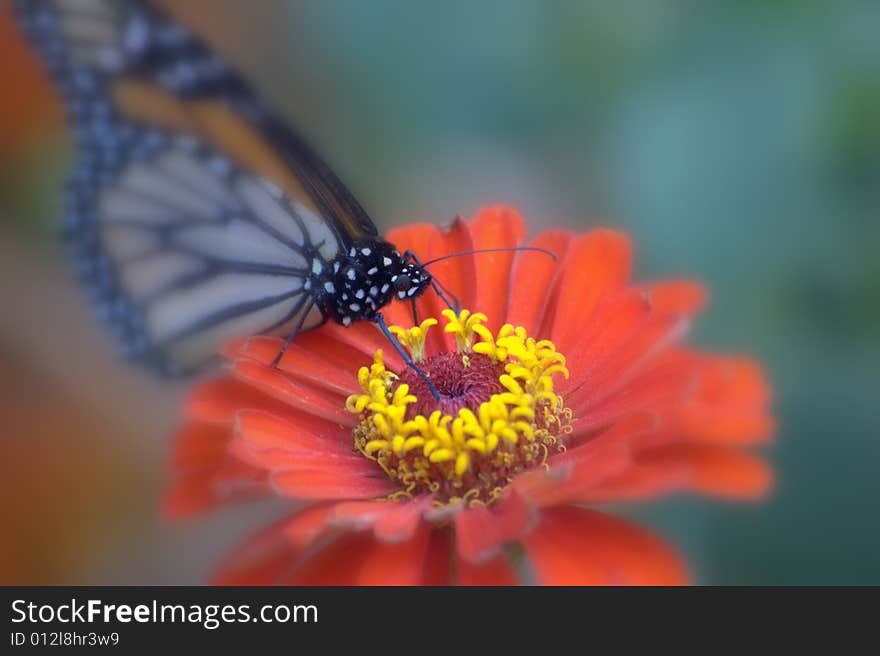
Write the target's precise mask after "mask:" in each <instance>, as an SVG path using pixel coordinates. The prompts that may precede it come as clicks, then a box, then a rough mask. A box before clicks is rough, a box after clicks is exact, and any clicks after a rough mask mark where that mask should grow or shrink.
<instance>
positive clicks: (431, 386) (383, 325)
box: [374, 312, 440, 401]
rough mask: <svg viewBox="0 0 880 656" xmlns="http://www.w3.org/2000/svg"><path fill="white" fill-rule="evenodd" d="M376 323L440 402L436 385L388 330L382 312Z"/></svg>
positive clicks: (408, 365) (407, 364)
mask: <svg viewBox="0 0 880 656" xmlns="http://www.w3.org/2000/svg"><path fill="white" fill-rule="evenodd" d="M374 321H375V322H376V325H377V326H378V327H379V330H381V331H382V334H383V335H385V337H386V338H387V339H388V341H389V342H391V345H392V346H393V347H394V350H395V351H397V352H398V354H400V357H401V358H403V361H404V362H405V363H406V366H407V367H410V368H411V369H412V370H413V371H415V372H416V373H417V374H418V375H419V377H420V378H421V379H422V380H423V381H425V385H427V386H428V389H429V390H431V395H432V396H433V397H434V399H436V400H437V401H439V400H440V393H439V392H438V391H437V388H436V387H434V383H432V382H431V381H430V380H429V379H428V377H427V376H426V375H425V372H424V371H422V370H421V369H419V368H418V366H417V365H416V363H415V362H413V359H412V358H411V357H410V356H409V353H407V352H406V349H404V348H403V347H402V346H401V345H400V342H398V341H397V338H396V337H395V336H394V335H393V334H392V333H391V331H390V330H388V324H386V323H385V317H383V316H382V313H381V312H380V313H379V314H377V315H376V318H375V319H374Z"/></svg>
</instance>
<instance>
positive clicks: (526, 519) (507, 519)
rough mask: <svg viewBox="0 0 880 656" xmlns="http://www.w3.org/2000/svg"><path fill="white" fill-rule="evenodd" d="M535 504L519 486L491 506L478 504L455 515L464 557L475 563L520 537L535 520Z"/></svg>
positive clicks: (457, 542) (457, 539)
mask: <svg viewBox="0 0 880 656" xmlns="http://www.w3.org/2000/svg"><path fill="white" fill-rule="evenodd" d="M534 516H535V512H534V508H533V507H532V505H531V504H530V503H528V502H527V501H526V500H525V498H524V497H523V496H522V495H520V494H519V493H518V492H517V491H516V490H510V492H509V493H508V495H507V497H506V498H505V499H504V500H502V501H501V502H500V503H498V504H496V505H494V506H492V507H491V508H487V507H486V506H482V505H476V506H473V507H471V508H467V509H465V510H463V511H461V512H459V513H458V514H457V515H456V516H455V537H456V547H457V550H458V553H459V555H461V557H462V558H464V559H466V560H469V561H471V562H473V563H481V562H485V561H486V560H487V559H489V558H491V557H493V556H494V555H495V554H496V553H497V551H498V549H499V548H500V547H501V546H502V545H503V544H504V543H505V542H511V541H513V540H516V539H518V538H519V537H520V536H521V535H522V534H523V533H525V532H526V531H527V530H528V529H529V527H530V526H531V524H532V521H533V519H534Z"/></svg>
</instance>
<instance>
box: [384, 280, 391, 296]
mask: <svg viewBox="0 0 880 656" xmlns="http://www.w3.org/2000/svg"><path fill="white" fill-rule="evenodd" d="M389 286H390V285H389V284H388V283H387V282H386V283H385V284H384V285H382V293H383V294H384V293H385V292H387V291H388V287H389Z"/></svg>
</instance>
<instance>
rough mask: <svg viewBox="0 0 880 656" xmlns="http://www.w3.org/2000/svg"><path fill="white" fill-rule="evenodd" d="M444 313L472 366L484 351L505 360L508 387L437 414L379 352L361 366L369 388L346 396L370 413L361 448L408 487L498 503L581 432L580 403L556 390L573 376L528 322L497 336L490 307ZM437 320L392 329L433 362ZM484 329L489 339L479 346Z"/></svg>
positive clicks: (361, 379) (420, 357)
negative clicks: (520, 477)
mask: <svg viewBox="0 0 880 656" xmlns="http://www.w3.org/2000/svg"><path fill="white" fill-rule="evenodd" d="M442 314H443V316H444V317H445V319H446V325H445V326H444V331H445V332H447V333H452V334H453V335H454V336H455V340H456V344H457V350H458V352H459V353H461V354H462V362H463V363H465V364H463V365H462V366H468V367H469V366H471V364H472V361H473V358H475V357H476V358H479V357H482V358H484V360H482V361H481V362H493V363H495V364H493V365H492V366H493V367H501V366H502V365H503V372H504V373H502V374H501V375H500V376H499V378H498V383H499V384H500V386H501V387H502V388H503V391H501V392H499V393H496V394H492V395H491V396H489V398H488V399H486V400H485V401H483V402H481V403H480V404H479V405H478V406H477V407H475V408H468V407H462V408H460V409H459V410H458V412H457V413H455V414H454V415H452V414H445V413H444V412H442V411H441V410H439V409H437V410H434V411H432V412H430V414H429V415H428V416H425V415H424V414H418V413H414V412H413V411H412V406H413V404H416V403H418V401H419V399H418V398H417V397H416V396H415V395H414V394H412V393H411V391H410V388H409V386H408V385H407V384H406V383H403V382H400V383H398V382H397V376H396V375H395V374H394V373H393V372H391V371H389V370H388V369H387V368H386V367H385V363H384V359H383V356H382V351H381V350H379V351H377V352H376V354H375V358H374V361H373V364H372V365H371V366H370V367H362V368H361V369H360V371H359V372H358V383H359V384H360V387H361V389H362V390H363V393H361V394H354V395H352V396H350V397H349V398H348V399H347V400H346V408H347V409H348V410H349V412H352V413H355V414H358V415H361V423H360V424H359V426H358V427H357V428H356V429H355V447H356V448H357V450H358V451H360V452H361V453H362V454H363V455H364V456H366V457H368V458H370V459H372V460H375V461H376V462H377V463H379V465H380V466H381V467H382V468H383V469H384V470H385V472H386V473H388V475H389V476H390V477H391V478H393V479H395V480H398V481H400V483H401V484H402V485H403V487H404V488H405V490H406V492H407V493H413V492H414V491H416V490H418V489H424V490H427V491H430V492H434V493H438V494H439V492H440V491H442V490H446V491H447V494H446V498H445V501H447V502H451V499H453V498H455V499H462V498H463V499H468V500H470V501H469V502H473V503H490V502H491V501H493V500H494V499H495V498H497V497H498V495H499V494H500V490H501V489H502V488H503V486H504V485H505V484H506V483H507V481H508V480H509V479H510V477H511V476H513V475H515V474H516V473H517V472H518V471H521V470H523V469H527V468H530V467H533V466H539V465H542V464H544V462H545V460H546V458H547V454H548V451H547V447H548V445H549V446H551V447H552V446H554V445H556V446H557V450H562V449H563V448H564V445H563V444H562V443H559V444H558V445H557V442H558V440H559V439H562V438H564V436H565V435H567V434H568V433H569V432H570V430H571V428H570V423H571V411H570V410H568V409H567V408H565V406H564V403H563V400H562V398H561V397H560V396H559V395H558V394H557V393H556V392H555V391H554V386H553V376H555V375H556V374H562V375H563V376H565V377H566V378H567V377H568V370H567V369H566V367H565V357H564V356H563V355H562V354H561V353H559V352H557V351H556V347H555V346H554V345H553V343H552V342H550V341H547V340H542V341H536V340H535V339H533V338H532V337H529V336H528V334H527V332H526V330H525V329H524V328H521V327H515V326H511V325H510V324H507V325H504V326H503V327H502V328H501V329H500V330H499V331H498V333H497V335H495V334H493V333H492V331H491V330H489V329H488V328H487V327H486V326H485V325H483V322H485V321H486V320H487V319H486V316H485V315H484V314H481V313H471V312H469V311H468V310H462V311H461V312H460V313H459V314H458V315H456V314H455V313H454V312H453V311H451V310H444V311H443V313H442ZM437 323H438V322H437V320H436V319H433V318H430V319H426V320H425V321H422V322H421V324H419V325H418V326H415V327H412V328H409V329H405V328H401V327H398V326H392V327H391V331H392V332H393V333H394V334H395V335H396V336H397V338H398V340H400V342H401V344H403V346H404V347H406V348H407V349H408V350H409V352H410V354H411V355H412V358H413V360H415V361H416V362H425V361H426V360H425V338H426V336H427V333H428V329H429V328H430V327H431V326H434V325H436V324H437ZM475 337H479V339H480V341H479V342H478V343H476V344H474V339H475ZM485 358H488V360H485ZM429 360H430V359H429ZM438 500H439V501H440V502H443V501H444V500H443V499H438Z"/></svg>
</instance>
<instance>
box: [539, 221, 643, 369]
mask: <svg viewBox="0 0 880 656" xmlns="http://www.w3.org/2000/svg"><path fill="white" fill-rule="evenodd" d="M631 266H632V248H631V246H630V242H629V239H628V238H627V237H626V235H624V234H622V233H619V232H614V231H612V230H605V229H598V230H593V231H591V232H589V233H587V234H586V235H583V236H581V237H576V238H575V240H574V242H573V243H572V245H571V249H570V250H569V252H568V256H567V257H566V261H565V267H564V270H563V273H562V277H561V280H560V282H559V289H558V292H557V297H556V304H555V308H554V313H553V317H552V327H551V330H549V331H547V332H549V333H550V339H552V340H553V342H554V343H555V344H556V346H557V348H558V349H559V350H560V351H562V352H563V353H565V352H567V351H569V350H573V347H574V345H575V344H576V343H577V338H578V336H579V334H580V333H581V331H583V329H584V326H586V325H587V322H588V321H589V320H590V318H591V317H592V316H593V313H594V312H595V311H596V308H597V307H598V306H599V304H600V303H601V302H602V301H603V300H604V299H606V298H608V297H609V296H610V295H611V294H614V293H615V292H617V291H619V290H620V289H622V288H623V286H624V285H625V284H626V283H627V281H628V280H629V275H630V269H631Z"/></svg>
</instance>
